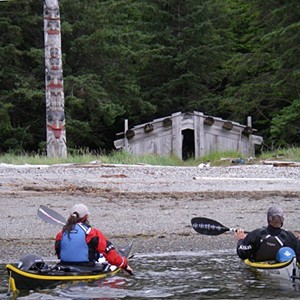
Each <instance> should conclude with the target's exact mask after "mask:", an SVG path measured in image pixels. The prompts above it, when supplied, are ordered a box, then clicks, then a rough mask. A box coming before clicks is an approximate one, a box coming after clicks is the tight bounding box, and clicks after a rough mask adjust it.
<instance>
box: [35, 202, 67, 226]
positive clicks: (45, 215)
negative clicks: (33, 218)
mask: <svg viewBox="0 0 300 300" xmlns="http://www.w3.org/2000/svg"><path fill="white" fill-rule="evenodd" d="M37 215H38V217H40V218H41V219H42V220H43V221H45V222H47V223H49V224H53V225H60V226H62V225H65V224H66V219H65V218H64V217H63V216H62V215H60V214H59V213H58V212H56V211H54V210H53V209H51V208H49V207H47V206H44V205H41V206H40V207H39V209H38V211H37Z"/></svg>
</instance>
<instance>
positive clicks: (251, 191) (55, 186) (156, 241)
mask: <svg viewBox="0 0 300 300" xmlns="http://www.w3.org/2000/svg"><path fill="white" fill-rule="evenodd" d="M75 203H84V204H86V205H87V206H88V207H89V209H90V211H91V216H90V222H91V224H92V225H93V226H96V227H98V228H99V229H101V230H102V231H103V233H104V234H105V235H106V236H107V237H108V238H109V239H110V240H111V241H112V242H113V243H114V245H115V246H116V247H122V246H125V245H126V244H127V243H128V242H129V241H133V242H134V248H133V252H134V254H139V253H140V254H143V253H153V252H154V253H162V252H177V251H200V250H208V251H209V250H216V249H224V250H226V249H232V251H235V245H236V241H235V239H234V236H233V235H232V234H230V233H225V234H222V235H219V236H215V237H211V236H204V235H200V234H198V233H196V232H195V231H194V230H193V228H192V227H191V218H193V217H195V216H198V217H207V218H211V219H214V220H216V221H218V222H220V223H222V224H223V225H225V226H228V227H242V228H244V229H245V230H253V229H255V228H256V227H260V226H262V225H265V224H266V211H267V209H268V207H269V206H270V205H272V204H279V205H280V206H281V207H282V208H283V209H284V211H285V213H286V218H285V224H284V228H286V229H289V230H291V231H295V232H298V231H299V230H300V220H299V210H300V205H299V204H300V167H274V166H273V165H272V164H268V165H265V164H255V165H238V166H236V165H234V166H227V167H204V168H200V167H160V166H148V165H135V166H132V165H130V166H128V165H107V164H101V163H90V164H85V165H74V164H72V165H55V166H32V165H22V166H15V165H6V164H0V204H1V216H2V222H1V224H2V225H1V237H0V263H7V262H15V261H18V260H19V258H20V256H22V255H24V254H28V253H36V254H39V255H41V256H42V257H43V258H44V259H54V258H55V256H54V247H53V245H54V237H55V235H56V233H57V231H58V230H59V229H60V227H59V226H55V225H50V224H47V223H45V222H43V221H42V220H41V219H39V217H38V216H37V209H38V208H39V206H40V205H46V206H48V207H50V208H52V209H54V210H55V211H57V212H59V213H60V214H61V215H63V216H64V217H66V218H67V217H68V209H69V208H70V207H71V206H72V205H74V204H75Z"/></svg>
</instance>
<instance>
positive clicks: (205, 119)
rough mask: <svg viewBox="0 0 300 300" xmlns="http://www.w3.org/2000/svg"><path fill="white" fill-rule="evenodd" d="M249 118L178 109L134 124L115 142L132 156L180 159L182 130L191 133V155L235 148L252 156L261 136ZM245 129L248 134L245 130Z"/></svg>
mask: <svg viewBox="0 0 300 300" xmlns="http://www.w3.org/2000/svg"><path fill="white" fill-rule="evenodd" d="M250 123H251V120H250V119H248V121H247V125H242V124H239V123H236V122H232V121H228V120H223V119H221V118H217V117H211V116H206V115H204V114H203V113H201V112H196V111H195V112H194V113H181V112H177V113H174V114H172V115H171V116H169V117H166V118H160V119H155V120H153V121H152V122H150V123H147V124H141V125H137V126H134V127H133V128H131V129H128V130H127V127H125V131H124V132H122V133H118V135H122V136H123V137H122V138H121V139H118V140H116V141H115V142H114V145H115V147H116V149H127V151H129V152H130V153H132V154H134V155H141V154H147V153H152V154H158V155H171V154H172V155H176V156H177V157H179V158H181V159H182V151H183V150H182V149H183V131H185V130H192V131H193V132H194V157H195V158H198V157H201V156H204V155H207V154H209V153H210V152H212V151H226V150H233V151H238V152H240V153H241V154H243V155H246V156H254V155H255V153H254V149H255V145H261V144H262V142H263V138H262V137H260V136H257V135H253V132H254V131H255V130H253V129H252V127H251V124H250ZM246 130H247V133H245V131H246ZM249 132H250V134H249Z"/></svg>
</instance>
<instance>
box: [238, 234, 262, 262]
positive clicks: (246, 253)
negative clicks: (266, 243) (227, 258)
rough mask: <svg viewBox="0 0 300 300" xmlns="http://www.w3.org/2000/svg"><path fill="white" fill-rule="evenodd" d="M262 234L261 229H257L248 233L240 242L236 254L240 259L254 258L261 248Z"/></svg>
mask: <svg viewBox="0 0 300 300" xmlns="http://www.w3.org/2000/svg"><path fill="white" fill-rule="evenodd" d="M260 233H261V229H256V230H254V231H251V232H250V233H248V234H247V235H246V237H245V238H244V239H243V240H239V241H238V243H237V249H236V252H237V255H238V256H239V258H241V259H246V258H248V259H251V258H252V257H253V255H254V253H255V252H256V251H257V249H258V248H259V241H260Z"/></svg>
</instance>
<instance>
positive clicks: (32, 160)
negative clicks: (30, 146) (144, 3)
mask: <svg viewBox="0 0 300 300" xmlns="http://www.w3.org/2000/svg"><path fill="white" fill-rule="evenodd" d="M235 158H243V156H242V155H241V154H240V153H238V152H234V151H226V152H212V153H210V154H209V155H206V156H203V157H201V158H198V159H193V158H190V159H188V160H185V161H182V160H180V159H179V158H177V157H176V156H160V155H153V154H147V155H138V156H135V155H132V154H130V153H127V152H125V151H115V152H112V153H110V154H107V155H106V154H95V153H90V152H88V151H80V153H73V154H69V155H68V157H67V158H49V157H47V156H44V155H37V154H26V153H24V154H22V155H15V154H9V153H8V154H3V155H0V163H2V164H3V163H5V164H14V165H24V164H29V165H54V164H84V163H91V162H98V163H105V164H128V165H136V164H146V165H161V166H198V165H199V164H201V163H205V162H208V161H209V162H210V163H211V165H212V166H218V165H226V164H230V163H231V160H232V159H235ZM266 159H281V160H292V161H296V162H298V161H300V148H287V149H278V150H276V151H272V152H263V153H262V154H261V155H260V156H259V157H257V158H256V161H257V160H266Z"/></svg>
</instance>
